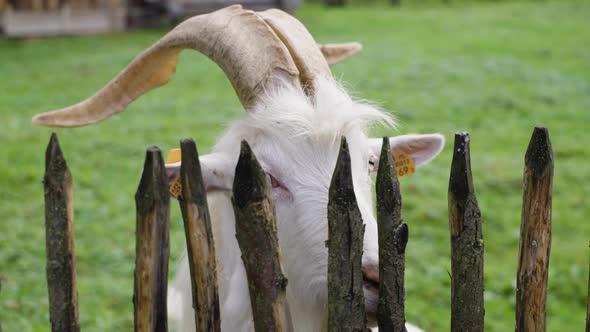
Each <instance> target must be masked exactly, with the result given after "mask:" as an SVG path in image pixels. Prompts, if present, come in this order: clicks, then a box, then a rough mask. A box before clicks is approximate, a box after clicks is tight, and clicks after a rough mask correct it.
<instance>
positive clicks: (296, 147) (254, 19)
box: [33, 5, 444, 331]
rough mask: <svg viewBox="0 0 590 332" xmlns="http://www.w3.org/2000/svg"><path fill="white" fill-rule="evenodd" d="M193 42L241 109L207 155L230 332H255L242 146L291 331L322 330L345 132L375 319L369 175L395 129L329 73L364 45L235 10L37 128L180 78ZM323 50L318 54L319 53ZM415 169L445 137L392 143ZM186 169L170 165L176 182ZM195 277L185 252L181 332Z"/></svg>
mask: <svg viewBox="0 0 590 332" xmlns="http://www.w3.org/2000/svg"><path fill="white" fill-rule="evenodd" d="M186 48H192V49H195V50H197V51H200V52H202V53H203V54H205V55H207V56H208V57H210V58H211V59H212V60H213V61H214V62H216V63H217V64H218V65H219V66H220V67H221V68H222V69H223V71H224V72H225V74H226V75H227V77H228V78H229V80H230V81H231V83H232V85H233V87H234V89H235V91H236V93H237V95H238V97H239V99H240V102H241V103H242V105H243V107H244V109H245V110H246V113H245V115H244V116H242V118H241V119H239V120H237V121H236V122H234V123H233V124H232V125H230V126H229V128H228V129H227V130H226V131H225V133H224V134H223V136H222V137H221V139H220V140H219V141H218V143H217V144H216V145H215V146H214V148H213V150H212V152H211V153H210V154H208V155H204V156H202V157H201V158H200V162H201V168H202V172H203V179H204V182H205V187H206V189H207V191H208V193H209V206H210V211H211V220H212V224H213V232H214V239H215V244H216V247H217V250H216V251H217V256H218V257H217V261H218V280H219V292H220V294H219V295H220V303H221V315H222V321H221V326H222V330H223V331H253V323H252V311H251V307H250V301H249V294H248V286H247V280H246V273H245V270H244V266H243V263H242V261H241V258H240V249H239V247H238V244H237V241H236V238H235V225H234V214H233V210H232V205H231V201H230V195H231V194H230V193H231V189H232V183H233V173H234V167H235V164H236V162H237V158H238V154H239V146H240V144H239V142H240V141H242V140H246V141H248V142H249V144H250V145H251V147H252V149H253V151H254V152H255V154H256V156H257V158H258V160H259V162H260V164H261V165H262V167H263V168H264V170H265V172H266V173H267V174H268V175H269V176H270V177H271V180H272V197H273V200H274V202H275V207H276V215H277V228H278V238H279V244H280V246H281V252H282V259H283V267H284V272H285V274H286V276H287V278H288V286H287V299H288V302H289V307H290V311H291V317H292V321H293V324H294V330H295V331H320V330H321V329H322V326H323V324H324V320H325V316H326V310H327V309H326V306H327V260H328V253H327V249H326V247H325V245H324V242H325V240H326V239H327V232H328V230H327V203H328V188H329V185H330V179H331V176H332V172H333V169H334V166H335V163H336V157H337V154H338V147H339V142H340V137H342V136H345V137H346V138H347V141H348V144H349V150H350V154H351V159H352V175H353V183H354V190H355V194H356V197H357V200H358V205H359V209H360V211H361V215H362V218H363V221H364V223H365V227H366V229H365V238H364V254H363V263H362V264H363V275H364V278H365V282H366V287H365V290H364V292H365V302H366V310H367V316H368V319H369V322H370V323H371V324H374V323H375V314H376V311H377V303H378V290H377V289H376V288H375V287H374V286H373V285H375V284H378V280H379V275H378V273H379V272H378V271H379V270H378V253H377V250H378V247H377V246H378V245H377V224H376V221H375V217H374V213H373V209H372V195H371V175H374V174H376V172H377V163H376V161H377V160H378V159H379V154H380V145H381V139H374V138H368V137H367V134H366V132H367V127H368V125H370V124H371V123H382V124H385V125H390V126H393V125H394V120H393V119H392V118H391V116H390V115H388V114H387V113H385V112H382V111H380V110H379V109H377V108H376V107H375V106H373V105H371V104H368V103H366V102H358V101H354V100H353V99H352V98H351V97H350V96H349V95H348V94H347V93H346V92H345V90H344V89H343V88H341V87H340V86H339V85H338V83H337V82H336V81H335V80H334V79H333V77H332V74H331V71H330V68H329V63H331V62H335V61H338V60H341V59H342V58H345V57H347V56H349V55H350V54H352V53H355V52H356V51H358V48H359V47H358V44H348V45H343V46H341V47H339V46H329V45H328V46H320V45H318V44H316V42H315V41H314V39H313V38H312V36H311V35H310V34H309V32H308V31H307V30H306V28H305V27H304V26H303V25H302V24H301V23H300V22H299V21H297V20H296V19H295V18H293V17H292V16H290V15H288V14H286V13H284V12H282V11H280V10H267V11H263V12H253V11H249V10H244V9H242V7H241V6H239V5H237V6H231V7H227V8H224V9H221V10H218V11H216V12H213V13H210V14H205V15H200V16H195V17H193V18H191V19H188V20H187V21H185V22H183V23H181V24H180V25H178V26H177V27H176V28H174V29H173V30H172V31H171V32H169V33H168V34H167V35H165V36H164V37H163V38H162V39H160V40H159V41H158V42H157V43H155V44H154V45H153V46H151V47H150V48H149V49H147V50H146V51H144V53H142V54H141V55H140V56H138V57H137V58H136V59H135V60H134V61H133V62H132V63H131V64H130V65H129V66H127V68H125V69H124V70H123V71H122V72H121V73H120V74H119V75H118V76H117V77H116V78H115V79H113V80H112V81H111V82H109V83H108V84H107V85H106V86H105V87H104V88H103V89H101V90H100V91H99V92H97V93H96V94H95V95H94V96H92V97H90V98H88V99H86V100H85V101H82V102H80V103H78V104H76V105H73V106H70V107H67V108H65V109H62V110H57V111H53V112H48V113H43V114H39V115H36V116H34V117H33V123H35V124H41V125H47V126H54V127H75V126H83V125H88V124H92V123H95V122H98V121H101V120H104V119H106V118H108V117H110V116H112V115H114V114H117V113H119V112H122V111H123V110H125V108H126V106H127V105H128V104H129V103H131V102H132V101H133V100H135V99H136V98H138V97H140V96H141V95H142V94H144V93H146V92H148V91H150V90H152V89H154V88H156V87H158V86H160V85H163V84H165V83H166V82H168V80H170V79H171V77H172V76H173V73H174V70H175V67H176V63H177V61H178V54H179V53H180V52H181V51H182V50H183V49H186ZM322 51H323V53H322ZM390 144H391V153H394V151H396V152H397V151H403V152H405V153H407V154H408V155H410V156H411V157H412V159H413V160H414V162H415V163H416V165H423V164H426V163H428V162H429V161H430V160H431V159H433V158H434V157H435V156H436V155H437V154H438V153H439V152H440V151H441V149H442V147H443V145H444V137H443V136H442V135H439V134H428V135H402V136H396V137H392V138H391V139H390ZM179 168H180V164H179V163H176V164H169V165H167V172H168V175H169V178H170V179H173V178H175V177H176V176H177V175H178V172H179ZM190 287H191V285H190V278H189V268H188V261H187V259H186V258H185V259H183V261H182V262H181V265H180V268H179V270H178V273H177V275H176V279H175V281H174V283H173V287H172V288H171V289H170V293H169V315H170V317H171V318H172V319H175V320H177V321H178V325H179V329H180V330H181V331H194V317H193V313H192V305H191V290H190Z"/></svg>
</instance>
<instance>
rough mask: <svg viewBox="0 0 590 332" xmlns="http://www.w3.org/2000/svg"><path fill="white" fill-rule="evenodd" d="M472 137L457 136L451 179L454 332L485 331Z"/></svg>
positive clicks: (479, 228) (450, 207) (458, 134)
mask: <svg viewBox="0 0 590 332" xmlns="http://www.w3.org/2000/svg"><path fill="white" fill-rule="evenodd" d="M469 140H470V139H469V134H467V133H456V134H455V146H454V148H453V161H452V164H451V176H450V180H449V196H448V197H449V226H450V229H451V271H452V272H451V273H452V276H451V278H452V280H451V331H454V332H459V331H483V330H484V314H485V311H484V304H483V289H484V285H483V258H484V245H483V235H482V228H481V227H482V226H481V215H480V211H479V207H478V205H477V199H476V197H475V190H474V189H473V179H472V176H471V156H470V148H469Z"/></svg>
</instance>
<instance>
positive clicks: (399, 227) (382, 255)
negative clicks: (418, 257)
mask: <svg viewBox="0 0 590 332" xmlns="http://www.w3.org/2000/svg"><path fill="white" fill-rule="evenodd" d="M392 165H393V157H392V155H391V149H390V146H389V138H388V137H383V145H382V147H381V157H380V159H379V168H378V171H377V180H376V190H377V227H378V233H379V306H378V308H377V322H378V323H379V329H380V330H382V331H392V332H400V331H401V332H405V331H406V318H405V315H406V313H405V304H404V301H405V289H404V271H405V251H406V244H407V243H408V226H407V225H406V224H405V223H403V222H402V215H401V207H402V196H401V193H400V188H399V181H398V179H397V175H396V172H395V170H394V169H393V167H392Z"/></svg>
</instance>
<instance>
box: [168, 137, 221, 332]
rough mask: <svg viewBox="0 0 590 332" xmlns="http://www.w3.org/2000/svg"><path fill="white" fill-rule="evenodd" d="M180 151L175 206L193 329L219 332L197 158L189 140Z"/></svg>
mask: <svg viewBox="0 0 590 332" xmlns="http://www.w3.org/2000/svg"><path fill="white" fill-rule="evenodd" d="M180 147H181V150H182V163H181V167H180V179H181V183H182V194H181V195H180V196H179V197H178V202H179V204H180V209H181V211H182V218H183V221H184V232H185V235H186V244H187V253H188V261H189V268H190V274H191V282H192V297H193V308H194V311H195V322H196V328H197V331H203V332H210V331H211V332H212V331H220V329H221V320H220V313H219V293H218V288H217V264H216V262H215V244H214V240H213V230H212V228H211V219H210V217H209V209H208V207H207V192H206V189H205V185H204V182H203V176H202V174H201V165H200V163H199V155H198V152H197V146H196V145H195V142H194V141H193V140H192V139H185V140H182V141H181V142H180Z"/></svg>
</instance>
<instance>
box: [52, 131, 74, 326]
mask: <svg viewBox="0 0 590 332" xmlns="http://www.w3.org/2000/svg"><path fill="white" fill-rule="evenodd" d="M43 185H44V189H45V245H46V248H47V289H48V291H49V319H50V320H51V330H52V331H60V332H61V331H80V324H79V322H78V291H77V289H76V256H75V251H74V194H73V190H72V175H71V174H70V170H69V169H68V165H67V163H66V160H65V158H64V156H63V153H62V151H61V148H60V147H59V142H58V140H57V135H56V134H55V133H53V134H51V139H50V140H49V145H48V146H47V151H46V153H45V177H44V178H43Z"/></svg>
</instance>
